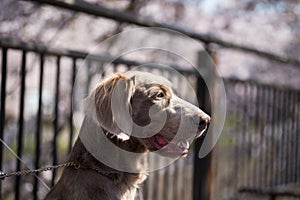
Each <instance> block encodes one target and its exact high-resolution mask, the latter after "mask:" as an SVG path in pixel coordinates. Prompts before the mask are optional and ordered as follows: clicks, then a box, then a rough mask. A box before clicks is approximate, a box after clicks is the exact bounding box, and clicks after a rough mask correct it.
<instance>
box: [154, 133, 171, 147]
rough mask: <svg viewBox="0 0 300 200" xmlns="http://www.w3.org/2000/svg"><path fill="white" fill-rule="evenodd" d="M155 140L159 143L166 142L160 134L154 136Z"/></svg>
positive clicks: (162, 144)
mask: <svg viewBox="0 0 300 200" xmlns="http://www.w3.org/2000/svg"><path fill="white" fill-rule="evenodd" d="M155 138H156V141H157V142H158V144H159V145H161V146H165V145H167V144H168V142H167V141H166V140H165V139H164V138H163V137H162V136H160V135H157V136H155Z"/></svg>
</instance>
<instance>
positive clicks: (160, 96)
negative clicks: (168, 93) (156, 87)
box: [156, 92, 165, 98]
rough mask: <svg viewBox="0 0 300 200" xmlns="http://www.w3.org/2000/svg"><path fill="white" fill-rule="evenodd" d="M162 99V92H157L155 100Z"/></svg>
mask: <svg viewBox="0 0 300 200" xmlns="http://www.w3.org/2000/svg"><path fill="white" fill-rule="evenodd" d="M164 97H165V93H163V92H158V93H157V94H156V98H164Z"/></svg>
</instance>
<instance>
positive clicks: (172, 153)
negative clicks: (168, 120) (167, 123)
mask: <svg viewBox="0 0 300 200" xmlns="http://www.w3.org/2000/svg"><path fill="white" fill-rule="evenodd" d="M147 140H148V142H149V143H150V145H151V147H152V148H151V149H150V150H151V151H158V150H160V151H158V152H159V154H161V155H163V156H167V157H178V156H183V157H185V156H187V154H188V151H189V142H188V141H187V140H185V141H180V142H177V143H176V142H174V141H172V140H168V139H167V138H165V137H163V136H162V135H160V134H156V135H154V136H152V137H150V138H148V139H147Z"/></svg>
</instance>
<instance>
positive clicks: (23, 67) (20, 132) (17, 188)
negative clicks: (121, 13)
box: [15, 51, 26, 200]
mask: <svg viewBox="0 0 300 200" xmlns="http://www.w3.org/2000/svg"><path fill="white" fill-rule="evenodd" d="M21 62H22V63H21V73H20V78H21V88H20V89H21V91H20V92H21V94H20V107H19V111H20V113H19V122H18V123H19V130H18V138H17V155H18V157H19V158H22V153H23V133H24V131H23V130H24V127H23V126H24V98H25V89H26V87H25V84H26V83H25V79H26V51H23V52H22V61H21ZM20 170H21V160H19V159H17V167H16V171H20ZM20 183H21V176H17V177H16V182H15V199H16V200H18V199H20Z"/></svg>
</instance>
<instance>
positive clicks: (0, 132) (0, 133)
mask: <svg viewBox="0 0 300 200" xmlns="http://www.w3.org/2000/svg"><path fill="white" fill-rule="evenodd" d="M1 65H2V67H1V68H2V72H1V73H2V74H1V106H0V139H1V140H3V139H4V127H5V100H6V75H7V49H6V48H2V64H1ZM2 162H3V144H2V143H0V170H2ZM0 199H2V182H1V181H0Z"/></svg>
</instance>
